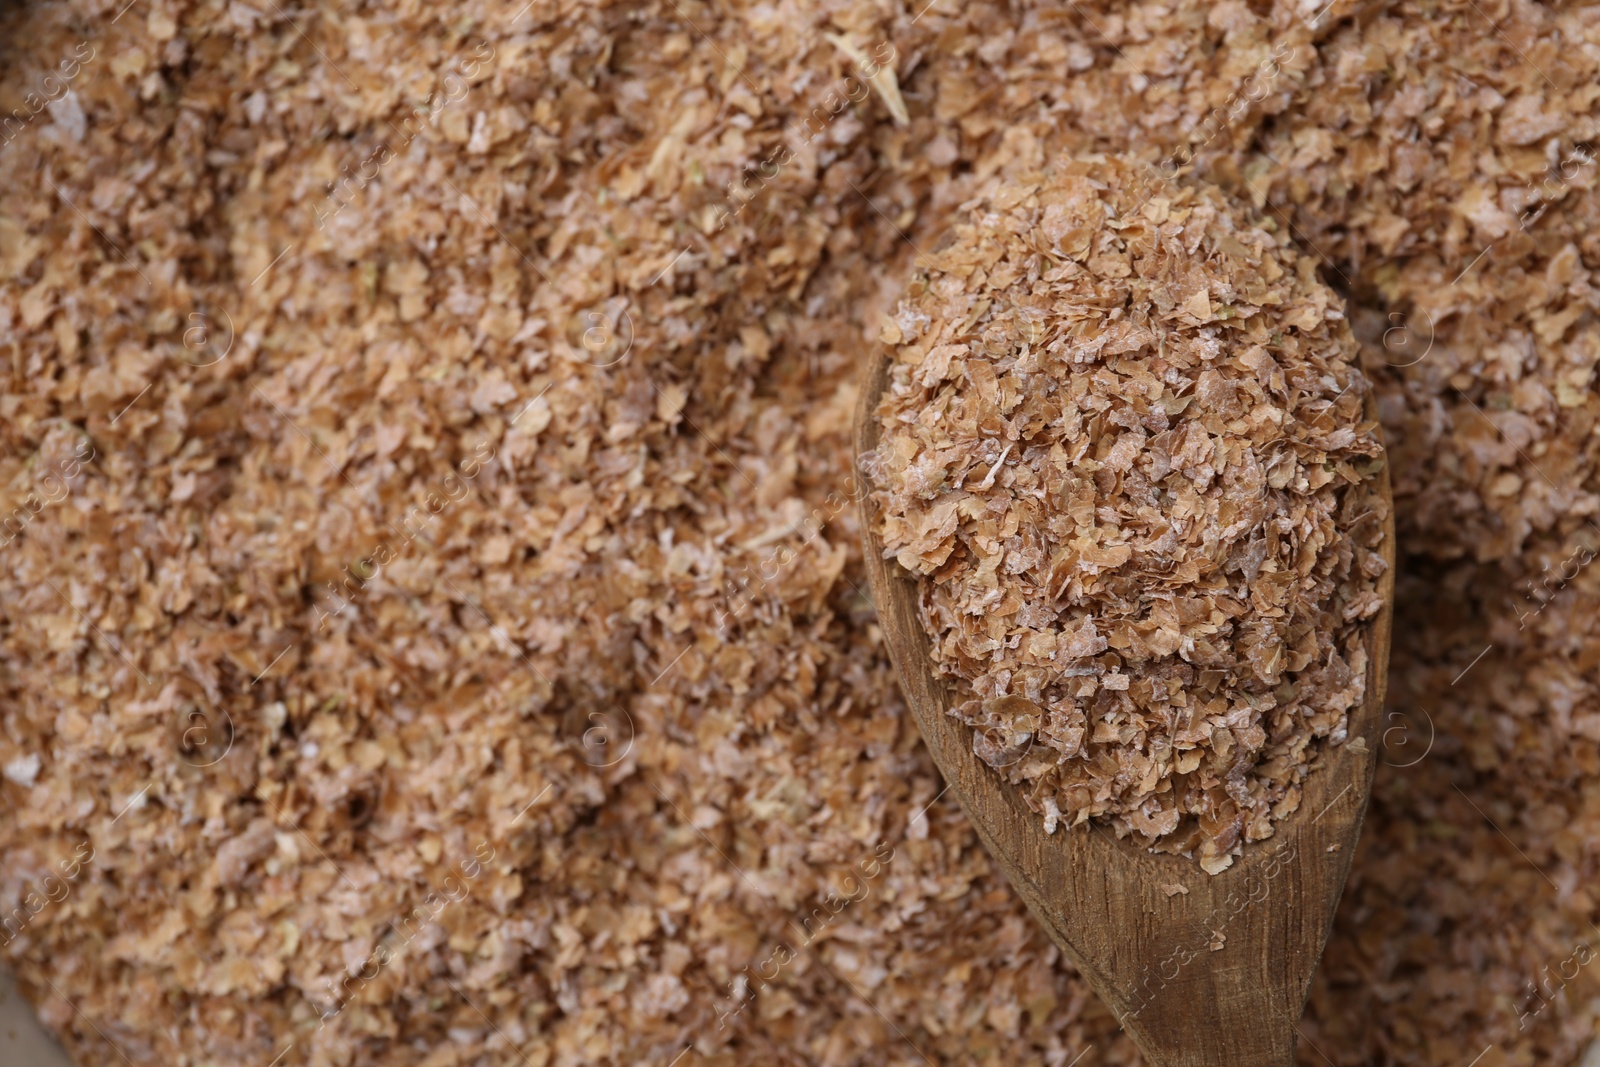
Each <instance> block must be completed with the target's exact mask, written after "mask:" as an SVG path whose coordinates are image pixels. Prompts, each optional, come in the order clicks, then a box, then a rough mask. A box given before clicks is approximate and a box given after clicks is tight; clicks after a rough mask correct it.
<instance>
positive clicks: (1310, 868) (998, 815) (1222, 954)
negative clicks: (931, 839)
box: [855, 345, 1395, 1067]
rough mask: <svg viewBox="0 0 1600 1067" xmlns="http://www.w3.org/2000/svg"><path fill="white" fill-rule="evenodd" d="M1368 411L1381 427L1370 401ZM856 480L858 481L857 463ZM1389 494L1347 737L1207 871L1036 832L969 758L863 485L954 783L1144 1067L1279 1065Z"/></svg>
mask: <svg viewBox="0 0 1600 1067" xmlns="http://www.w3.org/2000/svg"><path fill="white" fill-rule="evenodd" d="M888 372H889V354H888V352H887V350H886V349H885V348H884V347H883V346H881V345H879V346H876V347H875V349H874V351H873V353H872V355H871V357H870V359H869V362H868V366H867V367H866V370H865V375H864V377H863V380H862V388H861V395H860V400H859V403H858V406H857V409H856V415H855V448H856V455H857V456H858V457H860V456H862V455H864V454H866V453H869V452H871V451H873V450H874V449H875V448H876V447H877V444H878V438H879V424H878V421H877V418H876V417H875V411H876V408H877V405H878V400H879V397H880V396H881V395H882V393H883V391H884V389H885V388H886V386H887V382H888ZM1367 416H1368V418H1369V419H1372V420H1373V421H1376V416H1375V413H1374V406H1373V404H1372V402H1371V400H1370V398H1369V400H1368V403H1367ZM857 477H858V484H860V485H863V486H865V485H867V484H868V482H867V480H866V477H865V474H864V472H862V471H860V470H859V469H858V471H857ZM1365 485H1366V491H1367V492H1370V493H1372V494H1375V495H1377V496H1381V498H1382V499H1383V500H1385V501H1388V502H1389V503H1390V506H1389V507H1388V509H1387V517H1386V519H1385V529H1384V539H1383V547H1382V552H1383V556H1384V558H1385V560H1386V561H1387V562H1388V564H1389V566H1388V569H1387V570H1386V571H1385V572H1384V574H1383V576H1382V578H1381V579H1380V584H1379V587H1378V592H1379V595H1380V596H1381V597H1382V598H1383V606H1382V608H1381V610H1380V611H1379V612H1378V613H1377V614H1376V615H1375V616H1374V617H1373V618H1372V619H1371V620H1369V621H1368V622H1367V624H1366V648H1367V656H1368V663H1367V674H1366V699H1365V700H1364V702H1363V703H1362V704H1361V705H1360V706H1359V707H1357V708H1355V709H1352V711H1351V713H1350V721H1349V733H1348V740H1347V741H1346V742H1345V743H1344V744H1341V745H1337V746H1331V745H1324V746H1323V749H1322V753H1321V755H1320V756H1319V758H1318V760H1317V762H1316V763H1315V764H1314V768H1313V771H1312V773H1311V774H1310V775H1309V776H1308V777H1307V778H1306V781H1305V783H1304V787H1303V793H1302V799H1301V803H1300V807H1299V809H1298V810H1297V811H1295V812H1294V813H1292V814H1290V815H1289V816H1288V817H1286V818H1284V819H1282V820H1280V821H1279V822H1277V823H1276V834H1275V835H1274V836H1273V837H1272V838H1270V839H1268V840H1266V841H1260V842H1256V843H1253V844H1248V845H1246V846H1245V848H1244V854H1243V855H1242V856H1240V857H1238V858H1237V859H1236V860H1235V861H1234V863H1233V865H1232V866H1231V867H1230V868H1228V869H1227V870H1225V871H1223V872H1222V873H1220V874H1217V875H1207V874H1205V873H1204V872H1203V871H1202V870H1201V869H1200V867H1199V865H1198V864H1197V863H1195V861H1194V860H1192V859H1187V858H1185V857H1182V856H1174V855H1167V854H1157V853H1152V852H1149V851H1147V850H1146V849H1145V848H1143V847H1141V846H1140V845H1138V844H1136V843H1135V842H1133V841H1131V840H1118V839H1117V838H1116V836H1115V835H1114V834H1113V833H1112V832H1111V831H1110V830H1109V829H1107V828H1105V827H1103V826H1100V825H1098V824H1096V823H1095V822H1094V821H1092V820H1091V822H1090V823H1089V824H1088V825H1087V826H1083V827H1077V828H1072V829H1068V828H1065V827H1063V828H1060V829H1058V830H1057V831H1056V832H1055V833H1054V834H1047V833H1045V829H1044V819H1043V817H1042V816H1041V815H1039V814H1038V813H1036V812H1034V811H1032V810H1030V809H1029V807H1028V805H1027V803H1026V802H1025V801H1024V799H1023V795H1022V791H1021V790H1020V789H1019V788H1018V787H1016V786H1014V785H1012V784H1011V783H1009V782H1007V781H1005V780H1004V779H1003V778H1002V777H1001V776H1000V775H999V774H997V773H996V772H995V771H994V770H993V769H992V768H991V767H990V766H988V765H987V764H985V763H984V762H983V761H982V760H980V759H979V758H978V757H977V756H976V755H975V754H974V752H973V737H972V734H973V731H972V728H971V727H969V726H967V725H966V724H965V723H962V722H961V721H959V720H957V719H955V718H953V717H952V716H950V715H949V714H948V713H947V711H946V709H947V708H950V707H952V706H954V705H956V704H959V703H960V702H961V700H962V699H964V697H963V696H961V695H960V694H959V693H958V691H957V690H956V688H955V687H954V686H953V685H952V684H951V683H950V682H949V681H948V680H946V679H944V678H942V677H940V676H939V675H938V674H937V673H936V672H935V670H934V667H933V661H932V659H931V658H930V647H931V641H930V640H929V638H928V635H927V633H926V631H924V630H923V628H922V623H921V621H920V619H919V617H918V612H917V592H918V590H917V579H916V578H914V577H913V576H912V575H910V574H909V573H907V572H906V571H905V570H904V569H903V568H902V567H901V566H900V565H899V564H898V563H896V562H894V560H893V559H885V558H884V553H883V545H882V542H881V540H880V539H879V537H878V534H877V530H878V519H879V515H878V510H877V507H876V505H875V503H874V501H873V499H872V496H871V494H870V493H869V492H862V493H861V494H860V506H861V528H862V538H863V542H864V544H863V550H864V555H865V557H866V567H867V574H868V577H869V579H870V581H871V588H872V597H873V600H874V602H875V603H876V605H877V610H878V618H879V622H880V623H881V625H882V627H883V632H884V638H885V641H886V642H887V644H888V648H889V655H890V658H891V659H892V660H893V662H894V666H895V670H896V673H897V674H898V675H899V679H900V687H901V690H902V692H903V693H904V694H905V698H906V702H907V703H908V704H909V705H910V707H911V711H912V714H913V715H914V716H915V717H916V720H917V724H918V726H919V727H920V728H921V730H922V737H923V740H924V741H925V742H926V744H927V746H928V749H929V751H930V752H931V753H932V755H933V760H934V763H936V764H937V765H938V767H939V771H940V773H941V774H943V776H944V778H945V781H946V782H947V783H948V784H949V788H950V791H951V792H952V793H954V794H955V795H956V797H957V798H958V800H959V801H960V804H961V807H962V808H963V810H965V811H966V813H967V817H968V818H969V819H971V820H972V824H973V827H974V828H975V829H976V830H977V832H978V837H979V838H980V839H981V840H982V841H983V843H984V845H985V846H986V847H987V848H988V850H989V853H990V855H992V856H993V857H994V859H995V861H996V862H997V863H999V865H1000V869H1001V870H1002V871H1003V872H1004V873H1005V875H1006V878H1007V879H1008V880H1009V881H1010V882H1011V885H1012V887H1013V888H1014V889H1015V890H1016V891H1017V893H1018V894H1019V895H1020V896H1021V897H1022V899H1023V901H1024V902H1025V903H1026V904H1027V905H1028V908H1029V909H1030V910H1031V911H1032V912H1033V914H1034V916H1035V917H1036V918H1037V919H1038V920H1039V922H1040V923H1041V924H1042V925H1043V926H1044V929H1045V931H1046V933H1048V934H1049V935H1050V938H1051V940H1053V941H1054V942H1055V943H1056V944H1057V945H1058V946H1060V948H1061V950H1062V951H1063V952H1064V953H1066V955H1067V958H1068V959H1070V960H1072V962H1073V964H1074V965H1075V966H1076V967H1077V968H1078V970H1079V971H1080V972H1081V973H1082V974H1083V976H1084V977H1085V978H1086V979H1088V982H1089V985H1090V986H1091V987H1092V988H1093V989H1094V991H1095V992H1096V993H1097V994H1099V996H1100V998H1101V999H1102V1000H1103V1001H1104V1002H1105V1003H1106V1005H1107V1006H1108V1007H1109V1008H1110V1009H1111V1011H1112V1013H1113V1014H1114V1015H1115V1016H1116V1018H1117V1020H1118V1022H1119V1023H1120V1024H1121V1025H1122V1027H1123V1028H1124V1029H1126V1030H1127V1031H1128V1033H1129V1034H1130V1035H1131V1036H1132V1037H1133V1039H1134V1041H1135V1042H1136V1043H1137V1044H1138V1046H1139V1048H1140V1049H1141V1050H1142V1051H1143V1053H1144V1056H1145V1059H1146V1060H1147V1061H1148V1062H1149V1063H1151V1064H1153V1065H1154V1067H1201V1065H1207V1067H1269V1065H1270V1067H1285V1065H1287V1064H1290V1063H1292V1062H1293V1059H1294V1047H1295V1039H1296V1036H1297V1032H1298V1024H1299V1020H1300V1013H1301V1011H1302V1009H1303V1008H1304V1006H1305V1000H1306V992H1307V989H1308V987H1309V985H1310V982H1311V975H1312V973H1313V971H1315V969H1316V966H1317V961H1318V959H1319V958H1320V957H1321V955H1322V948H1323V945H1324V943H1325V942H1326V941H1327V939H1328V930H1329V928H1330V927H1331V926H1332V923H1333V916H1334V910H1335V908H1336V906H1337V905H1338V903H1339V895H1340V894H1341V893H1342V892H1343V890H1344V883H1345V878H1346V877H1347V876H1348V874H1349V873H1350V860H1351V857H1352V855H1353V853H1354V851H1355V844H1356V838H1357V837H1358V836H1359V834H1360V831H1361V820H1362V818H1363V816H1364V815H1365V813H1366V808H1367V799H1368V797H1369V796H1370V794H1371V791H1372V776H1373V772H1374V770H1375V760H1376V756H1377V749H1378V744H1379V736H1380V733H1381V729H1380V727H1381V722H1382V711H1383V699H1384V690H1385V683H1386V680H1387V677H1388V665H1389V634H1390V627H1391V623H1392V616H1393V605H1394V563H1395V559H1394V508H1393V506H1392V503H1393V502H1392V499H1391V493H1390V488H1389V472H1388V468H1387V466H1385V467H1384V469H1383V470H1382V471H1381V473H1380V474H1379V476H1378V477H1377V478H1375V479H1372V480H1371V481H1369V482H1367V483H1365Z"/></svg>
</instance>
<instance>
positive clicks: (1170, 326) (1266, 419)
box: [869, 157, 1387, 874]
mask: <svg viewBox="0 0 1600 1067" xmlns="http://www.w3.org/2000/svg"><path fill="white" fill-rule="evenodd" d="M1154 177H1155V176H1154V175H1152V173H1151V171H1150V169H1149V168H1147V167H1145V166H1141V165H1139V164H1138V163H1135V162H1132V161H1130V160H1127V159H1125V158H1121V157H1111V158H1105V157H1090V158H1086V159H1080V160H1073V159H1063V160H1062V161H1060V162H1059V163H1058V164H1057V165H1056V166H1055V167H1053V168H1052V169H1050V170H1049V171H1047V172H1045V173H1043V174H1039V175H1032V176H1025V177H1024V178H1022V179H1021V180H1017V181H1015V182H1014V183H1012V184H1007V185H1003V186H1001V187H1000V188H999V189H997V190H995V191H994V192H993V193H991V194H990V195H989V196H988V197H986V198H985V199H984V201H983V202H981V203H980V204H977V205H975V206H973V207H972V209H971V212H970V214H967V213H966V212H965V211H963V216H964V221H961V222H958V223H957V224H956V226H955V228H954V232H953V234H952V235H951V240H950V243H949V244H948V246H947V247H945V248H944V249H943V250H942V251H940V252H939V253H937V254H935V255H933V256H932V257H930V259H929V261H928V263H927V265H926V269H927V274H926V276H925V277H918V278H917V279H916V281H914V283H913V285H912V289H911V295H909V296H908V297H907V298H906V299H905V300H904V301H903V302H902V303H901V304H900V305H899V307H898V308H897V310H896V312H895V314H894V317H893V319H892V320H891V321H890V323H889V324H888V325H887V326H886V327H885V336H884V340H885V342H886V343H887V344H888V345H889V347H890V353H891V360H892V362H891V370H890V378H889V383H888V386H887V388H886V389H885V393H884V397H883V400H882V401H881V402H880V404H879V406H878V409H877V417H878V420H879V422H880V424H881V428H882V437H881V438H880V440H879V445H878V448H877V450H876V452H875V453H874V454H873V455H872V456H871V457H870V460H871V462H870V463H869V467H870V468H871V470H872V471H873V477H874V481H875V483H876V486H877V488H876V490H875V492H874V496H875V498H876V500H877V502H878V504H879V507H880V514H881V520H880V527H881V531H880V532H881V535H882V538H883V545H884V554H885V555H886V556H893V557H894V558H895V559H897V560H898V561H899V562H900V564H901V565H902V566H904V567H906V568H907V569H908V570H909V571H911V573H913V574H916V575H920V576H922V577H924V578H925V579H926V580H925V581H924V582H922V583H921V584H920V589H921V597H920V608H921V615H922V619H923V623H924V626H925V627H926V628H927V629H928V631H929V633H930V635H931V636H932V638H933V646H932V656H933V660H934V662H935V664H936V665H937V666H938V668H939V670H940V671H941V672H942V673H944V674H945V675H947V676H950V677H952V678H956V679H959V680H960V681H961V682H964V683H968V684H969V685H970V692H971V693H972V694H973V695H974V698H973V699H970V700H967V701H966V702H964V703H962V704H959V705H957V706H955V707H953V708H951V709H950V712H951V714H953V715H956V716H957V717H959V718H961V719H962V720H964V721H966V722H967V723H969V724H971V725H972V726H974V727H975V728H976V730H975V732H974V734H973V747H974V750H975V751H976V752H977V753H978V755H979V756H980V757H981V758H983V759H984V760H985V761H987V762H988V763H989V764H990V765H991V766H994V767H996V768H1001V769H1005V770H1006V772H1007V773H1008V775H1009V777H1010V778H1011V779H1012V781H1013V782H1015V783H1018V784H1021V785H1023V786H1025V788H1026V790H1027V796H1028V800H1029V803H1030V804H1031V805H1032V806H1033V807H1034V809H1035V810H1036V811H1040V812H1042V813H1044V815H1045V825H1046V827H1047V828H1048V829H1049V830H1050V831H1052V832H1054V830H1055V829H1056V826H1057V823H1058V821H1059V820H1062V819H1065V820H1066V821H1067V822H1068V823H1069V824H1070V825H1072V826H1079V825H1081V824H1082V823H1084V822H1085V821H1087V820H1088V819H1090V818H1101V819H1104V820H1106V821H1109V822H1110V823H1111V824H1112V825H1114V826H1115V827H1116V828H1117V831H1118V832H1119V834H1128V833H1133V834H1137V835H1139V837H1140V838H1141V839H1142V840H1144V841H1145V842H1147V843H1150V844H1153V845H1157V846H1158V847H1159V848H1161V849H1163V850H1166V851H1173V852H1182V853H1184V854H1187V855H1193V856H1195V857H1196V858H1197V859H1198V860H1199V861H1200V864H1201V866H1202V867H1204V868H1205V870H1206V871H1207V872H1209V873H1212V874H1215V873H1217V872H1219V871H1222V870H1224V869H1226V868H1227V867H1228V866H1229V865H1230V864H1231V863H1232V861H1233V857H1234V856H1235V855H1237V854H1238V853H1239V851H1240V849H1241V848H1242V846H1243V844H1244V843H1245V842H1248V841H1259V840H1262V839H1264V838H1267V837H1270V836H1271V835H1272V832H1273V830H1272V823H1273V821H1274V820H1275V819H1277V818H1281V817H1283V816H1285V815H1287V814H1289V813H1291V812H1293V811H1295V810H1296V809H1297V808H1298V806H1299V798H1300V783H1301V782H1302V781H1303V780H1304V778H1305V776H1306V774H1307V773H1309V771H1310V769H1311V766H1312V762H1313V760H1314V759H1315V757H1316V755H1317V753H1318V751H1320V746H1321V743H1322V742H1323V741H1327V742H1329V743H1332V744H1338V743H1341V742H1343V741H1344V739H1345V735H1346V728H1347V725H1348V720H1349V713H1350V711H1351V710H1352V709H1353V708H1354V707H1356V706H1357V705H1359V703H1360V701H1361V700H1362V698H1363V695H1364V694H1365V691H1366V679H1365V672H1366V665H1367V647H1366V642H1365V636H1364V633H1363V630H1364V627H1363V623H1364V622H1365V621H1366V620H1368V619H1370V618H1371V617H1372V616H1373V615H1375V614H1376V613H1377V611H1378V609H1379V607H1380V606H1381V601H1380V599H1379V596H1378V593H1377V590H1376V579H1377V577H1378V576H1379V575H1381V574H1382V573H1383V572H1384V571H1385V570H1386V569H1387V565H1386V564H1385V562H1384V560H1383V558H1382V556H1381V554H1380V552H1379V551H1378V549H1379V547H1380V546H1379V542H1380V541H1381V539H1382V537H1383V522H1384V518H1385V513H1386V508H1387V506H1386V505H1385V504H1384V503H1383V502H1382V500H1381V498H1380V497H1378V494H1377V493H1376V492H1375V491H1373V486H1372V484H1371V481H1372V479H1373V477H1374V476H1375V475H1376V473H1377V471H1378V470H1379V469H1380V467H1381V463H1382V459H1381V455H1382V446H1381V445H1380V444H1379V443H1378V440H1377V436H1376V433H1375V428H1376V424H1375V423H1373V422H1371V421H1369V420H1367V419H1366V418H1365V416H1364V414H1363V405H1364V402H1365V398H1366V395H1367V393H1368V392H1369V386H1368V384H1367V382H1366V379H1365V378H1364V377H1363V376H1362V375H1361V372H1360V370H1359V369H1358V368H1357V367H1356V365H1355V360H1354V357H1355V351H1356V345H1355V339H1354V338H1353V337H1352V336H1351V334H1350V330H1349V327H1348V326H1347V325H1346V324H1345V321H1344V313H1343V310H1342V305H1341V304H1340V301H1339V298H1338V296H1337V295H1336V294H1334V293H1333V292H1331V291H1330V290H1329V289H1328V288H1327V287H1326V286H1325V285H1323V284H1322V282H1321V281H1319V280H1318V278H1317V276H1316V268H1315V263H1314V261H1313V260H1311V259H1310V258H1309V257H1307V256H1304V255H1301V254H1300V253H1299V252H1297V251H1296V250H1295V249H1294V247H1293V246H1292V245H1291V244H1290V243H1289V242H1288V240H1287V237H1286V235H1282V234H1280V235H1279V236H1277V237H1274V236H1273V235H1272V234H1269V233H1268V232H1267V231H1266V230H1264V229H1261V228H1260V227H1258V226H1255V225H1252V224H1251V222H1250V220H1249V219H1248V218H1247V217H1246V215H1245V213H1244V212H1243V210H1242V209H1241V208H1239V207H1237V206H1235V205H1233V204H1231V203H1230V202H1229V201H1228V200H1227V198H1226V197H1225V196H1223V194H1222V193H1221V192H1220V191H1219V190H1217V189H1215V188H1214V187H1210V186H1195V185H1192V184H1189V183H1177V182H1169V181H1165V180H1152V179H1153V178H1154ZM1085 832H1087V831H1085Z"/></svg>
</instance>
